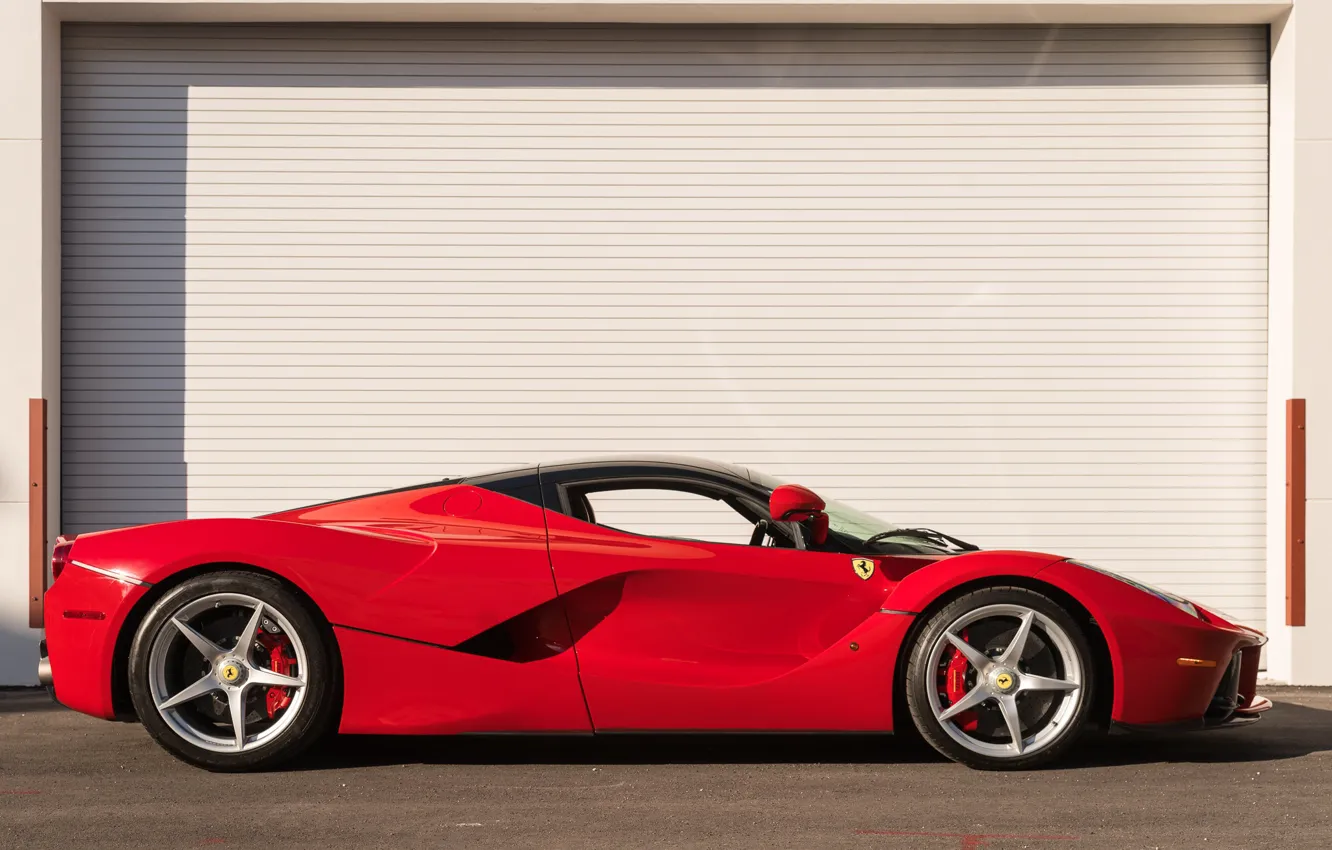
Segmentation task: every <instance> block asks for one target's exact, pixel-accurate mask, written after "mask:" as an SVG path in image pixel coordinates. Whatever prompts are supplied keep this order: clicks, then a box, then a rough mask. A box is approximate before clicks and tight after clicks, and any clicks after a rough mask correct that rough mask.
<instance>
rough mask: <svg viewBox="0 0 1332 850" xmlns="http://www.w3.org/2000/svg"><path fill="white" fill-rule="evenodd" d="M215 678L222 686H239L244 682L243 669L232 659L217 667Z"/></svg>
mask: <svg viewBox="0 0 1332 850" xmlns="http://www.w3.org/2000/svg"><path fill="white" fill-rule="evenodd" d="M217 678H218V679H219V680H220V681H221V682H222V684H224V685H239V684H241V683H242V682H244V681H245V667H244V666H242V665H241V663H240V662H239V661H236V660H234V659H227V660H224V661H223V662H222V663H221V664H219V665H218V667H217Z"/></svg>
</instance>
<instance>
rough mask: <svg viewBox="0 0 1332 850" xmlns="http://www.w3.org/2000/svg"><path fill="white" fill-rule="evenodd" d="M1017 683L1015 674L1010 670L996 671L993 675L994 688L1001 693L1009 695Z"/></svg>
mask: <svg viewBox="0 0 1332 850" xmlns="http://www.w3.org/2000/svg"><path fill="white" fill-rule="evenodd" d="M1017 683H1018V677H1017V673H1014V672H1013V671H1012V670H998V671H996V672H995V674H994V687H995V690H998V691H1000V692H1002V693H1005V694H1006V693H1011V692H1012V691H1013V690H1014V689H1015V688H1016V687H1017Z"/></svg>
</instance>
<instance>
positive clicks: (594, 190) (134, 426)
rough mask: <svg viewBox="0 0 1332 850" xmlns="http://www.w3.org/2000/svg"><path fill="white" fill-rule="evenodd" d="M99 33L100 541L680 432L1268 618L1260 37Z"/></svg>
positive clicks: (71, 242) (85, 344)
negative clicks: (158, 524) (120, 533)
mask: <svg viewBox="0 0 1332 850" xmlns="http://www.w3.org/2000/svg"><path fill="white" fill-rule="evenodd" d="M65 32H66V35H65V40H64V58H63V61H64V78H63V85H64V216H65V226H64V270H65V271H64V275H65V290H64V336H63V364H62V368H63V376H64V377H63V395H62V415H61V422H62V429H63V434H62V439H63V452H62V465H63V470H62V471H63V494H64V495H63V499H64V501H63V505H64V516H63V523H64V527H65V529H66V530H69V531H76V532H77V531H86V530H89V529H95V528H103V527H108V526H116V525H123V524H129V523H139V522H147V521H154V520H162V519H168V518H172V517H179V516H184V515H189V516H218V515H234V514H253V513H258V512H264V511H269V510H274V509H277V508H282V507H288V506H292V505H299V504H303V503H309V502H314V501H318V500H324V499H330V498H334V497H339V496H345V495H349V494H355V493H358V492H364V491H368V490H372V489H375V488H382V487H391V486H395V485H401V484H406V483H411V482H418V481H422V480H428V479H431V478H434V477H438V476H443V475H445V474H455V473H457V474H461V473H469V472H474V471H479V470H482V469H486V468H490V467H496V466H501V465H506V464H516V463H530V462H536V461H541V460H551V459H556V458H564V457H570V456H579V455H587V454H597V453H603V452H638V451H658V452H672V453H685V454H695V455H704V456H708V457H712V458H717V459H723V460H731V461H735V462H739V463H744V464H751V465H754V466H756V467H758V468H761V469H763V470H766V471H768V472H770V473H772V474H775V475H778V476H781V477H786V478H790V479H796V480H799V481H802V482H804V483H806V484H809V485H811V486H813V487H815V488H816V489H817V490H819V491H821V492H823V493H824V494H825V495H828V496H831V497H837V498H841V499H844V500H848V501H851V502H853V503H856V504H858V505H860V506H861V507H864V508H866V509H869V510H871V511H873V512H876V513H880V514H882V515H883V516H885V517H886V518H889V519H892V520H895V521H898V522H901V523H906V524H911V525H924V526H932V527H936V528H941V529H945V530H948V531H950V532H952V533H954V534H956V535H958V536H961V537H963V538H966V539H970V540H973V541H975V542H977V543H980V544H982V545H984V546H987V547H1018V546H1021V547H1031V548H1036V549H1041V550H1047V551H1054V552H1059V553H1066V554H1068V555H1073V556H1078V557H1081V558H1083V559H1085V560H1089V561H1092V562H1096V563H1099V564H1102V565H1104V566H1107V567H1111V568H1115V569H1120V570H1123V571H1126V572H1128V573H1130V574H1132V575H1134V576H1137V577H1139V578H1143V579H1146V580H1148V581H1151V582H1153V583H1158V584H1160V585H1163V586H1166V587H1168V588H1171V589H1174V590H1177V591H1180V592H1183V593H1186V594H1189V595H1191V596H1195V597H1197V598H1198V599H1200V600H1201V601H1203V602H1205V603H1209V604H1212V605H1216V606H1218V607H1220V608H1221V609H1222V610H1228V611H1231V612H1232V613H1234V614H1236V615H1238V616H1239V617H1241V618H1243V619H1244V620H1246V621H1247V622H1250V623H1255V624H1260V623H1261V620H1262V614H1263V551H1264V550H1263V546H1264V540H1263V529H1264V505H1263V497H1264V413H1263V411H1264V397H1265V362H1266V361H1265V352H1266V330H1265V329H1266V320H1265V305H1266V265H1267V262H1266V239H1265V234H1266V220H1265V218H1266V192H1267V188H1266V182H1267V176H1266V167H1267V166H1266V163H1267V151H1266V134H1267V89H1266V56H1267V39H1266V32H1265V30H1263V29H1260V28H1183V27H1177V28H1076V27H1056V28H1044V27H1033V28H1000V27H985V28H968V29H956V28H894V27H864V26H860V27H799V28H795V27H757V28H755V27H648V26H644V27H619V26H577V27H556V26H543V27H507V26H465V27H423V26H412V27H402V28H394V27H373V26H352V27H327V28H324V27H308V26H302V27H270V26H265V27H252V26H244V27H237V26H207V27H203V26H200V27H186V26H171V27H151V26H136V27H122V26H105V25H103V26H71V27H67V28H66V30H65ZM627 509H628V510H632V511H637V512H638V513H639V516H638V519H639V520H640V521H641V523H649V524H653V523H655V524H656V526H657V527H659V528H664V529H671V530H677V529H679V528H681V527H682V525H687V522H686V521H687V520H688V517H685V516H682V515H681V514H680V513H679V511H680V510H682V509H681V508H680V507H679V506H677V505H676V504H675V503H672V502H666V501H660V502H646V503H639V504H637V505H632V506H629V508H627ZM700 521H704V520H702V519H700Z"/></svg>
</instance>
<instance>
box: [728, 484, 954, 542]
mask: <svg viewBox="0 0 1332 850" xmlns="http://www.w3.org/2000/svg"><path fill="white" fill-rule="evenodd" d="M746 471H747V472H748V473H749V480H750V481H753V482H754V483H755V484H757V485H759V486H760V487H762V488H764V489H765V490H767V491H768V492H770V493H771V492H772V491H773V490H775V489H777V488H778V487H780V486H782V485H783V484H786V483H789V482H786V481H782V480H781V479H780V478H774V477H773V476H771V475H768V474H766V473H763V472H758V471H756V470H753V469H749V470H746ZM825 501H826V502H827V504H826V506H825V507H824V513H826V514H827V515H828V542H827V544H825V545H823V546H815V547H811V548H815V549H826V550H830V551H834V552H837V551H842V552H852V553H856V554H862V553H863V554H873V555H920V554H926V555H935V554H940V553H951V551H952V550H951V549H950V548H949V547H948V546H947V545H945V544H943V543H942V542H941V541H938V540H927V539H922V538H921V537H920V536H918V535H916V534H912V533H907V532H906V530H905V529H903V528H901V527H900V526H896V525H893V524H892V523H891V522H886V521H885V520H882V519H879V518H878V517H876V516H874V515H873V514H867V513H865V512H864V511H861V510H857V509H856V508H853V507H851V506H850V505H848V504H846V503H844V502H839V501H837V500H836V499H827V500H825ZM893 532H903V533H902V534H901V535H900V536H899V535H895V534H893ZM807 537H808V535H807ZM874 538H878V539H874ZM871 540H872V541H873V542H871Z"/></svg>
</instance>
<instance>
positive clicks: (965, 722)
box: [944, 629, 979, 732]
mask: <svg viewBox="0 0 1332 850" xmlns="http://www.w3.org/2000/svg"><path fill="white" fill-rule="evenodd" d="M960 637H961V638H962V640H966V639H967V633H966V630H965V629H964V630H963V631H962V634H961V635H960ZM970 666H971V665H969V664H968V663H967V659H966V657H965V656H964V655H963V654H962V653H960V652H958V651H957V650H956V649H954V650H953V657H952V658H951V659H949V661H948V670H947V677H948V679H947V682H945V685H944V692H945V693H946V694H948V704H949V705H952V704H953V703H955V702H957V701H958V700H960V699H962V697H964V696H966V695H967V691H968V690H969V689H968V688H967V669H968V668H969V667H970ZM951 719H952V720H953V722H954V723H956V724H957V725H958V726H959V727H960V728H961V729H962V730H963V731H965V732H975V731H976V725H977V721H978V720H979V718H977V717H976V711H975V709H972V710H970V711H964V712H962V713H961V714H959V715H958V716H957V717H954V718H951Z"/></svg>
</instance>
